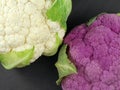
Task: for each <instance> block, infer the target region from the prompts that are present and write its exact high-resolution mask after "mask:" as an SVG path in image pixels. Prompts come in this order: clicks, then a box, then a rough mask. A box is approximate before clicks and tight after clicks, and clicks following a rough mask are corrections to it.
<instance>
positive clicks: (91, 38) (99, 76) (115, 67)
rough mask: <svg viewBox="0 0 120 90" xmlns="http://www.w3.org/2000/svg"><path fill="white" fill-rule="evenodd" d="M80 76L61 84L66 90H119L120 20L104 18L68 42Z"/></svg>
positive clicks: (113, 16) (76, 32) (77, 31)
mask: <svg viewBox="0 0 120 90" xmlns="http://www.w3.org/2000/svg"><path fill="white" fill-rule="evenodd" d="M64 43H65V44H67V45H68V48H69V50H68V55H69V58H70V60H71V61H72V62H73V63H74V65H75V66H76V68H77V71H78V73H77V74H73V75H69V76H67V77H65V78H64V79H63V80H62V88H63V90H120V16H118V15H116V14H101V15H99V16H98V17H97V19H96V20H95V21H94V22H93V23H92V24H91V25H90V26H87V25H86V24H82V25H80V26H77V27H76V28H74V29H73V30H72V31H71V32H70V33H69V34H68V35H67V36H66V38H65V40H64Z"/></svg>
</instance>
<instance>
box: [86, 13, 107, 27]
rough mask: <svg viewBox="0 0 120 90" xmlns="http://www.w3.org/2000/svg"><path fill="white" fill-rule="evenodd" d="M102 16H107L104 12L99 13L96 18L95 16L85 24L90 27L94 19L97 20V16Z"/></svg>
mask: <svg viewBox="0 0 120 90" xmlns="http://www.w3.org/2000/svg"><path fill="white" fill-rule="evenodd" d="M103 14H107V13H106V12H103V13H101V14H98V15H97V16H95V17H92V18H91V19H90V20H89V21H88V22H87V26H90V25H91V24H92V23H93V22H94V21H95V20H96V19H97V17H99V16H101V15H103Z"/></svg>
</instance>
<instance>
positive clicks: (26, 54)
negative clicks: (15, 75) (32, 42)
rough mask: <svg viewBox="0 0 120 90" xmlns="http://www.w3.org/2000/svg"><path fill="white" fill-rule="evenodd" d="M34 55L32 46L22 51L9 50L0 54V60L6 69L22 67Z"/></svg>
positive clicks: (27, 63)
mask: <svg viewBox="0 0 120 90" xmlns="http://www.w3.org/2000/svg"><path fill="white" fill-rule="evenodd" d="M33 55H34V47H33V48H32V49H27V50H24V51H19V52H16V51H11V52H8V53H5V54H0V62H1V64H2V65H3V67H4V68H5V69H7V70H9V69H12V68H15V67H24V66H26V65H29V64H30V60H31V59H32V57H33Z"/></svg>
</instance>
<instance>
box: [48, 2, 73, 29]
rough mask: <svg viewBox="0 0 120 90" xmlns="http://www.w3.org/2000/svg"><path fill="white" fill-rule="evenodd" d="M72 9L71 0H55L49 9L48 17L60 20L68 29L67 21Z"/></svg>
mask: <svg viewBox="0 0 120 90" xmlns="http://www.w3.org/2000/svg"><path fill="white" fill-rule="evenodd" d="M71 9H72V1H71V0H54V1H53V4H52V6H51V8H50V9H48V10H47V12H46V15H47V18H48V19H50V20H52V21H55V22H58V23H59V24H60V25H61V27H62V28H64V29H66V21H67V18H68V16H69V14H70V12H71Z"/></svg>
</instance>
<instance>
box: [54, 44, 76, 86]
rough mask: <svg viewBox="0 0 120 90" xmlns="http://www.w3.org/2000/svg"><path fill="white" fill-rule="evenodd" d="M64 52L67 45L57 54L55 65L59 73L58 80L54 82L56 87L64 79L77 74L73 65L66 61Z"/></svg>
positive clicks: (66, 57)
mask: <svg viewBox="0 0 120 90" xmlns="http://www.w3.org/2000/svg"><path fill="white" fill-rule="evenodd" d="M66 50H67V45H63V46H62V48H61V50H60V52H59V56H58V61H57V62H56V64H55V66H56V67H57V70H58V73H59V79H58V80H57V81H56V83H57V85H60V83H61V81H62V79H63V78H64V77H66V76H68V75H71V74H74V73H77V69H76V67H75V65H74V64H73V63H72V62H71V61H70V60H69V59H68V56H67V54H66Z"/></svg>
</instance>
